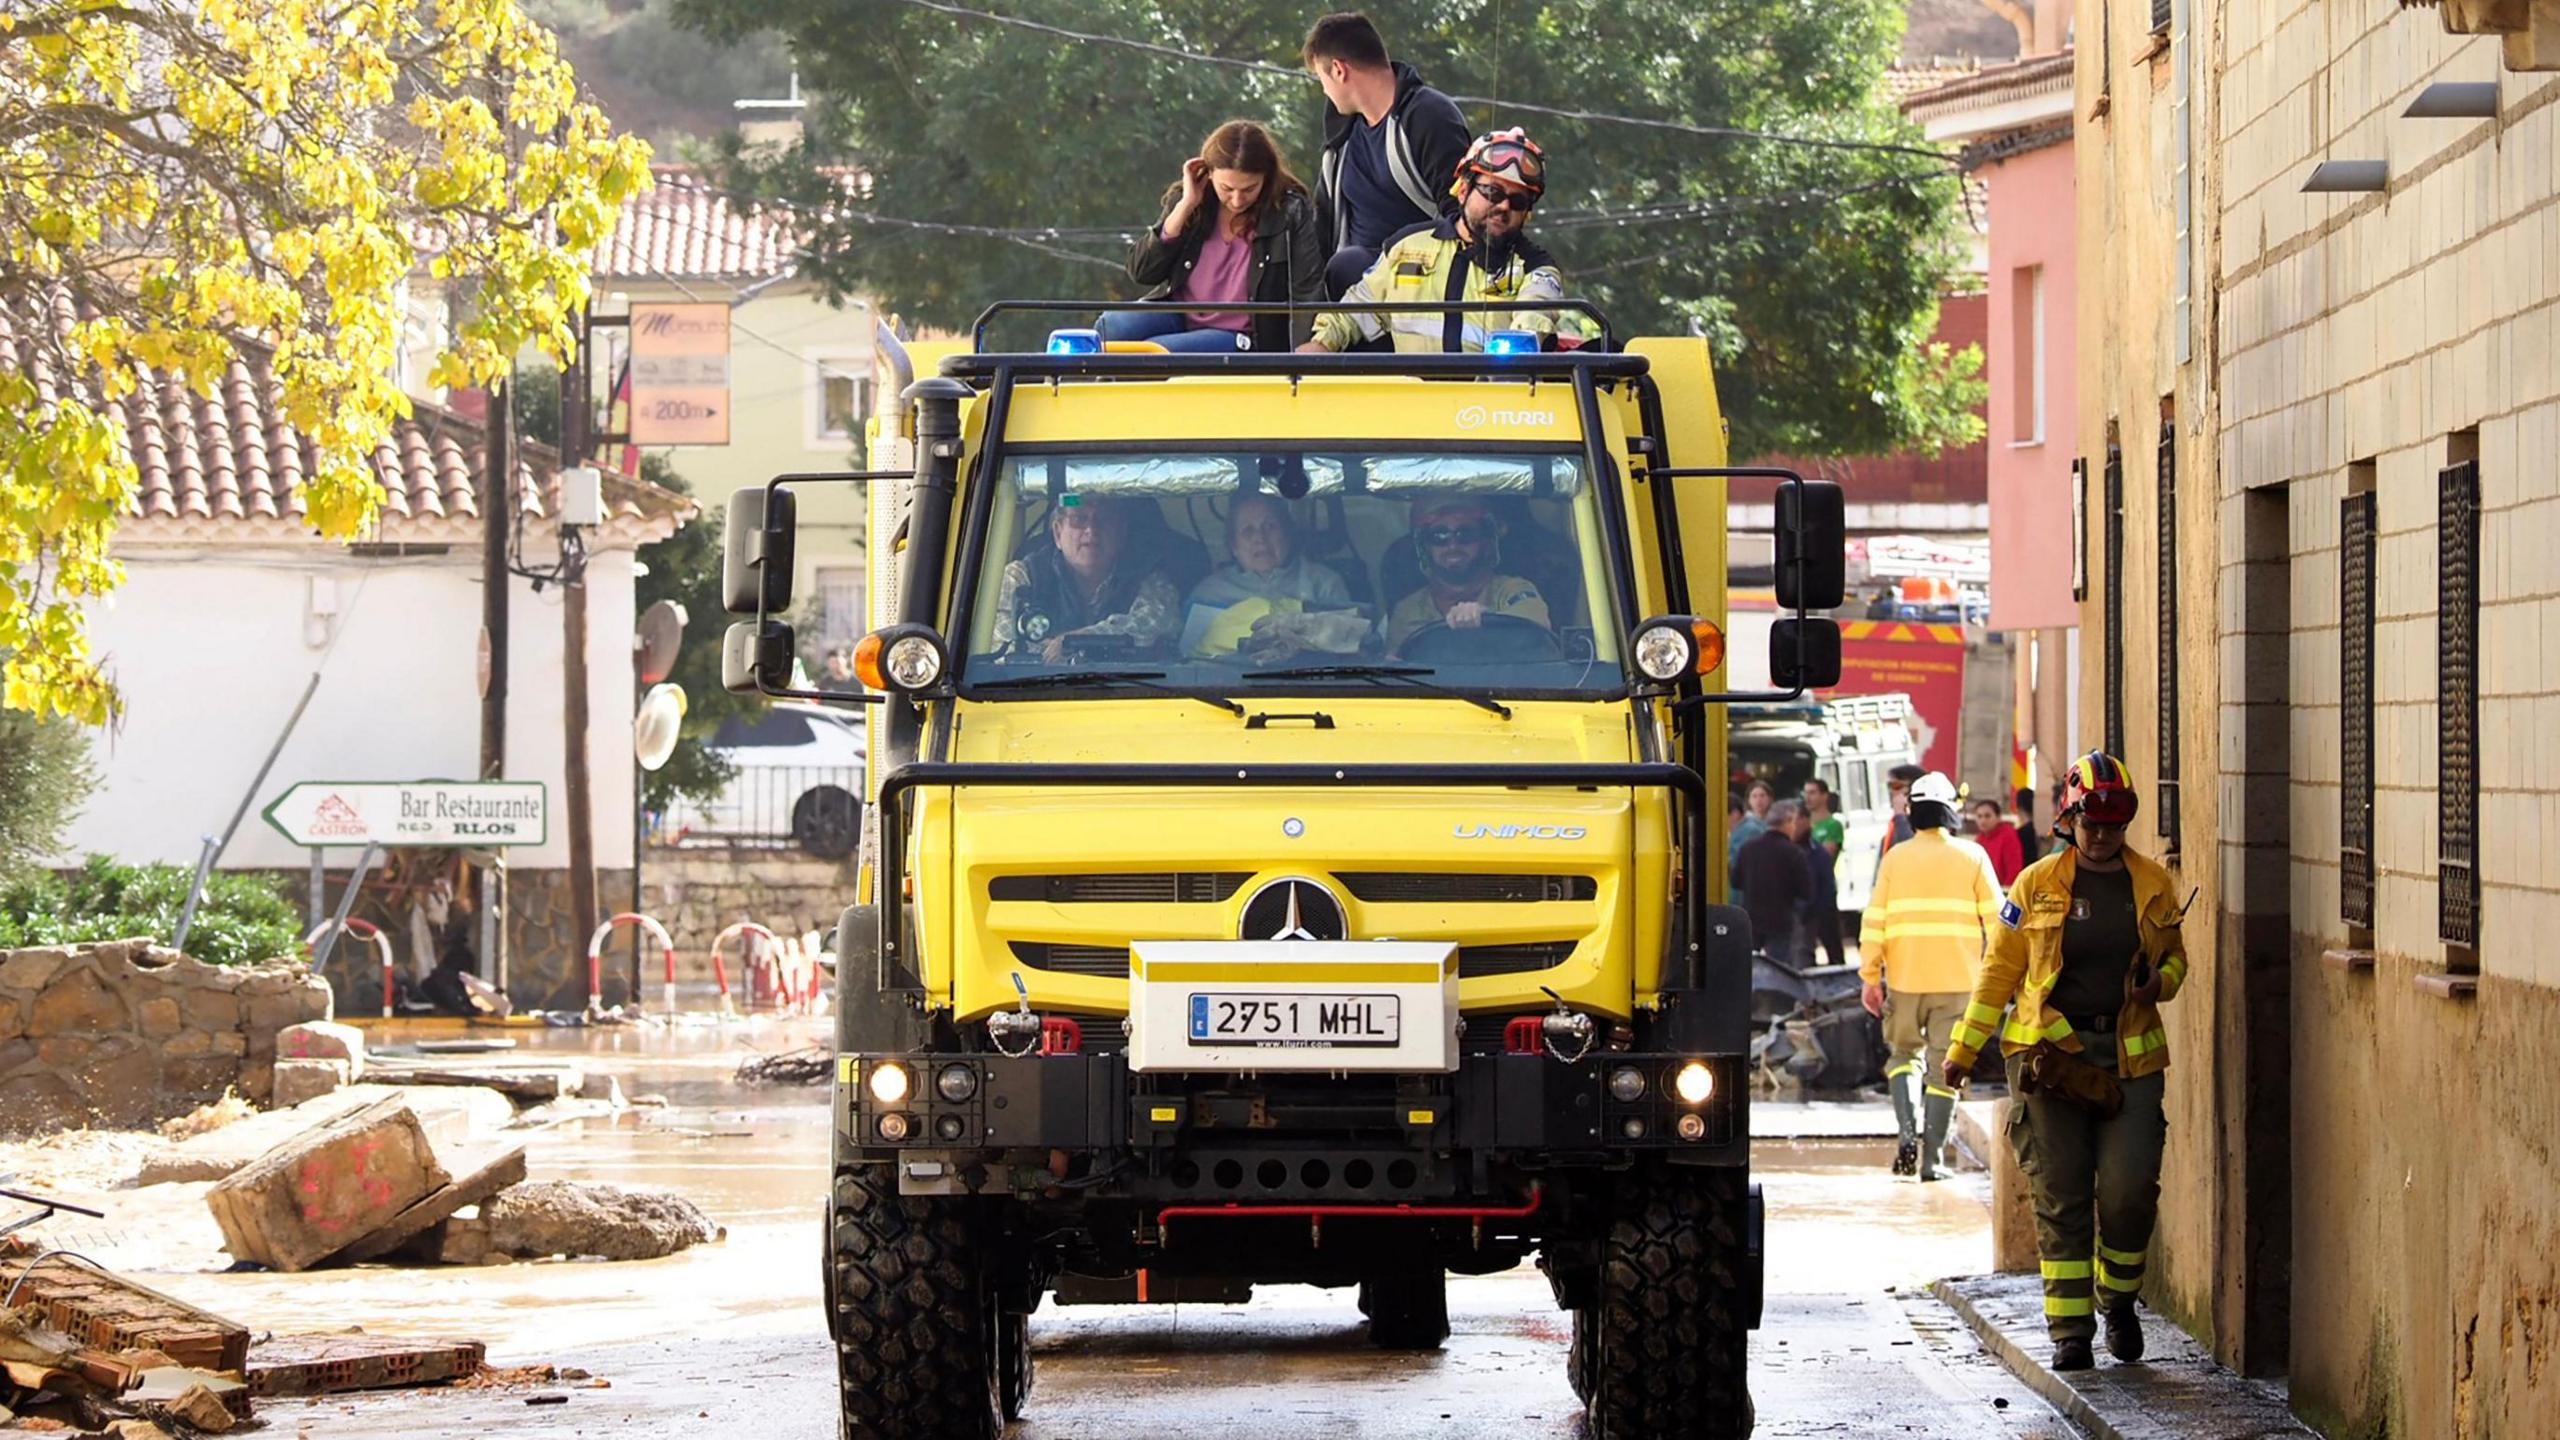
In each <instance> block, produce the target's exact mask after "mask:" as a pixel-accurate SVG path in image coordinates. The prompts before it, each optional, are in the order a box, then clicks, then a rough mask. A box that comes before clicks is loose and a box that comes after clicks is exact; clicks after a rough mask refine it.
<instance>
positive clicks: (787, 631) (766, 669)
mask: <svg viewBox="0 0 2560 1440" xmlns="http://www.w3.org/2000/svg"><path fill="white" fill-rule="evenodd" d="M793 642H794V637H793V635H792V633H791V626H790V624H789V622H787V621H782V620H775V619H770V618H768V619H767V620H766V621H765V622H764V625H763V628H761V629H759V628H757V625H756V622H754V621H753V620H741V621H739V622H738V623H736V624H734V625H732V626H730V627H729V632H728V633H727V634H726V635H723V636H722V637H721V639H720V686H721V688H722V689H724V690H727V691H728V692H729V693H730V694H732V695H755V694H760V693H762V692H764V691H767V690H788V689H790V688H791V662H792V659H793V650H794V643H793Z"/></svg>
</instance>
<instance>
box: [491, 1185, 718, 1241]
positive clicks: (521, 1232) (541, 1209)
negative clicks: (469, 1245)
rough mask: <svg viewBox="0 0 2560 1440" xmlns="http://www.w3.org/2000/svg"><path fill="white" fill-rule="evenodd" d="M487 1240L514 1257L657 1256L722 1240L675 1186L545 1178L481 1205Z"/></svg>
mask: <svg viewBox="0 0 2560 1440" xmlns="http://www.w3.org/2000/svg"><path fill="white" fill-rule="evenodd" d="M480 1213H481V1215H482V1216H483V1217H485V1218H486V1220H487V1221H488V1226H489V1245H490V1248H491V1249H493V1250H500V1251H504V1252H505V1253H507V1254H509V1255H522V1256H537V1255H595V1256H600V1257H602V1258H604V1259H607V1260H654V1259H656V1258H658V1257H659V1256H662V1255H673V1254H675V1253H676V1252H677V1251H679V1250H683V1249H686V1248H688V1247H691V1246H694V1245H699V1244H703V1243H705V1242H706V1241H712V1240H718V1239H722V1238H724V1237H725V1236H726V1235H727V1233H728V1232H726V1231H725V1230H722V1229H721V1228H720V1227H719V1226H717V1225H714V1224H713V1223H711V1217H709V1216H707V1215H705V1214H703V1213H702V1210H701V1207H699V1206H697V1205H695V1204H694V1203H693V1202H692V1201H690V1200H687V1199H685V1198H684V1197H683V1196H681V1195H678V1194H675V1193H674V1192H672V1191H665V1190H643V1189H632V1188H626V1187H623V1186H619V1185H590V1184H582V1183H579V1182H576V1181H570V1180H543V1181H537V1182H535V1183H534V1184H530V1185H519V1186H517V1187H515V1188H514V1189H512V1190H509V1191H507V1192H505V1193H504V1194H501V1195H499V1196H498V1197H497V1198H496V1199H494V1200H491V1201H489V1202H488V1203H487V1204H485V1205H482V1206H481V1207H480Z"/></svg>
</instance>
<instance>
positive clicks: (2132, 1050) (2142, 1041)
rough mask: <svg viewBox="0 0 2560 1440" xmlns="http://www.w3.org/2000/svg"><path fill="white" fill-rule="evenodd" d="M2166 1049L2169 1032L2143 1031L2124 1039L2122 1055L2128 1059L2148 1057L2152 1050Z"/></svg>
mask: <svg viewBox="0 0 2560 1440" xmlns="http://www.w3.org/2000/svg"><path fill="white" fill-rule="evenodd" d="M2168 1048H2169V1032H2168V1031H2166V1030H2145V1031H2143V1032H2142V1033H2141V1034H2139V1035H2127V1036H2126V1037H2124V1053H2125V1055H2126V1056H2127V1057H2128V1058H2129V1057H2131V1056H2135V1055H2148V1054H2150V1053H2151V1052H2152V1051H2154V1050H2166V1049H2168Z"/></svg>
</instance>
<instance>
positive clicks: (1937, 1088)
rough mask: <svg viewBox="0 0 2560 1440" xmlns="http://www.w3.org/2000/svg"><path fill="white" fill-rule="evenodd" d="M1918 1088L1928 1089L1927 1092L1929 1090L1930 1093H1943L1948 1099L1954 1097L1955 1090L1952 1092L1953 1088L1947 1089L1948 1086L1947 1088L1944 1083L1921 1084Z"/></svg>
mask: <svg viewBox="0 0 2560 1440" xmlns="http://www.w3.org/2000/svg"><path fill="white" fill-rule="evenodd" d="M1920 1088H1921V1089H1923V1090H1926V1091H1928V1092H1929V1093H1930V1094H1932V1095H1944V1096H1945V1097H1947V1098H1948V1099H1950V1100H1953V1099H1955V1098H1956V1092H1954V1091H1953V1090H1950V1089H1948V1088H1947V1087H1946V1086H1944V1085H1923V1086H1921V1087H1920Z"/></svg>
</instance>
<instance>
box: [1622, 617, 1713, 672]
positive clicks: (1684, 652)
mask: <svg viewBox="0 0 2560 1440" xmlns="http://www.w3.org/2000/svg"><path fill="white" fill-rule="evenodd" d="M1627 653H1628V654H1629V655H1630V656H1631V657H1633V659H1634V660H1635V666H1636V671H1637V673H1638V674H1641V675H1643V676H1644V677H1645V678H1646V679H1648V680H1652V681H1656V682H1658V683H1661V684H1664V685H1668V684H1670V683H1671V682H1672V681H1674V680H1678V679H1681V678H1683V677H1684V676H1688V675H1692V674H1696V675H1704V674H1707V673H1709V672H1710V671H1712V670H1714V669H1715V668H1716V667H1717V666H1719V665H1722V664H1723V663H1724V631H1723V630H1721V629H1719V628H1718V627H1717V625H1716V623H1715V622H1714V621H1712V620H1701V619H1699V618H1697V617H1696V616H1694V615H1657V616H1655V617H1653V618H1652V619H1650V620H1647V621H1646V622H1644V623H1643V624H1642V625H1639V626H1637V627H1636V633H1635V635H1634V637H1633V638H1632V639H1631V640H1629V642H1628V644H1627Z"/></svg>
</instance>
